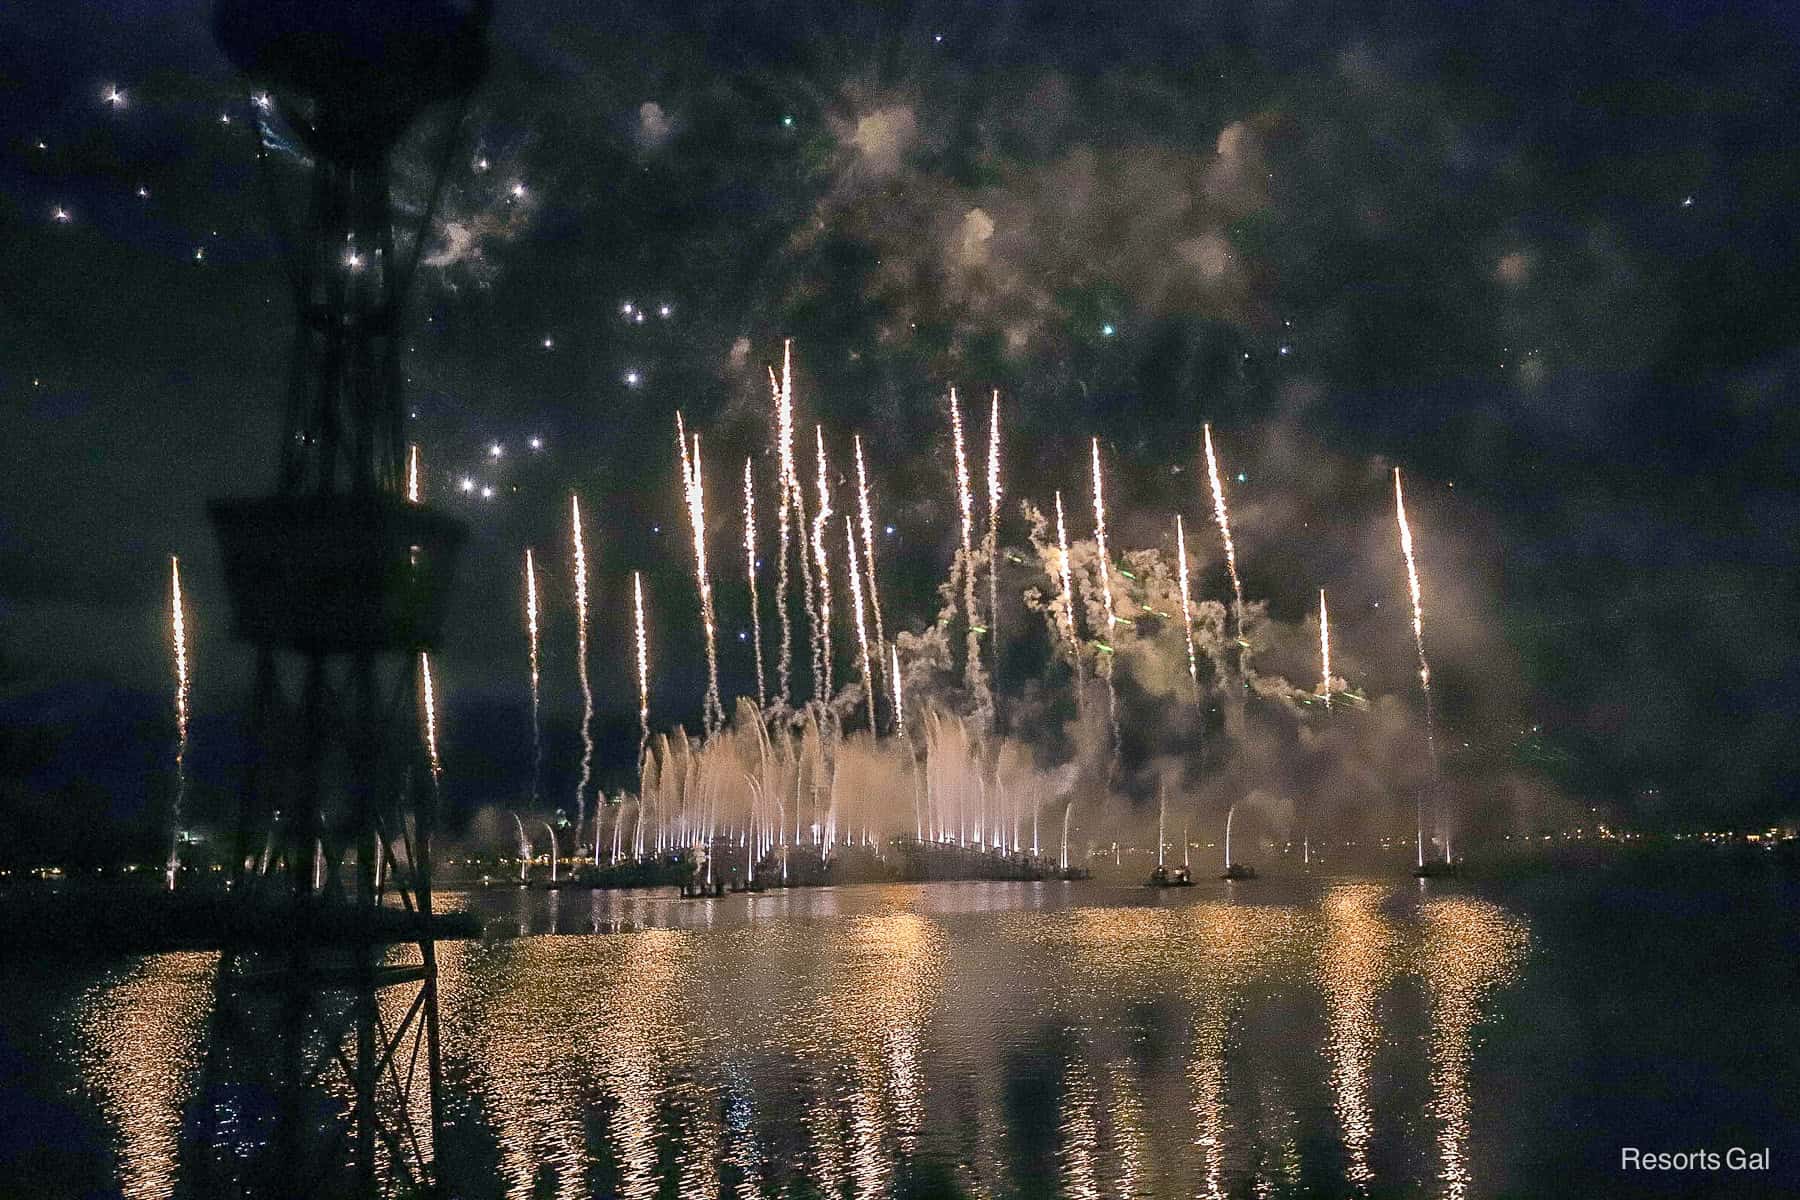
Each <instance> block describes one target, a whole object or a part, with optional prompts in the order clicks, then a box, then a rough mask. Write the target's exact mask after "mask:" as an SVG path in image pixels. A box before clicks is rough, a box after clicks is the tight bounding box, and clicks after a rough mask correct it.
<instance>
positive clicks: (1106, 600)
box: [1093, 438, 1120, 769]
mask: <svg viewBox="0 0 1800 1200" xmlns="http://www.w3.org/2000/svg"><path fill="white" fill-rule="evenodd" d="M1093 456H1094V546H1095V549H1096V550H1097V551H1098V554H1097V557H1098V559H1099V560H1100V599H1101V604H1102V607H1103V608H1104V610H1105V613H1106V632H1105V638H1106V640H1107V641H1108V642H1111V640H1112V636H1113V624H1114V622H1115V621H1117V620H1118V618H1117V617H1116V616H1114V615H1113V592H1112V568H1111V566H1110V565H1109V557H1108V555H1107V550H1106V492H1105V490H1104V488H1103V487H1102V485H1101V480H1100V439H1099V438H1095V439H1093ZM1106 664H1107V665H1106V670H1105V672H1104V674H1105V675H1106V712H1107V716H1108V718H1109V719H1110V721H1111V722H1112V734H1113V765H1114V767H1115V769H1116V768H1117V765H1118V761H1119V741H1120V733H1119V693H1118V691H1117V689H1116V688H1115V687H1114V686H1113V669H1112V656H1111V655H1108V656H1107V660H1106Z"/></svg>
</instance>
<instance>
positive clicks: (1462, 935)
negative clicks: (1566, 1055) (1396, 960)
mask: <svg viewBox="0 0 1800 1200" xmlns="http://www.w3.org/2000/svg"><path fill="white" fill-rule="evenodd" d="M1420 920H1421V923H1422V924H1423V926H1424V941H1423V943H1422V945H1421V946H1420V947H1419V952H1418V972H1419V975H1420V977H1421V978H1422V979H1423V980H1424V982H1425V994H1426V1000H1427V1004H1428V1006H1429V1010H1430V1017H1431V1032H1430V1035H1429V1037H1430V1041H1429V1051H1428V1058H1429V1061H1430V1063H1431V1102H1430V1104H1429V1105H1428V1106H1427V1111H1429V1112H1430V1113H1431V1115H1432V1116H1433V1117H1434V1118H1435V1119H1436V1121H1437V1123H1438V1135H1437V1145H1438V1160H1439V1171H1440V1174H1441V1176H1442V1181H1443V1192H1442V1194H1443V1195H1444V1196H1445V1197H1447V1198H1448V1200H1462V1197H1463V1196H1465V1195H1466V1194H1467V1193H1468V1190H1469V1185H1470V1184H1471V1183H1472V1182H1473V1181H1474V1177H1473V1175H1472V1174H1471V1173H1470V1169H1469V1157H1468V1146H1469V1068H1470V1064H1471V1062H1472V1060H1473V1058H1474V1047H1475V1039H1474V1029H1475V1024H1476V1022H1478V1021H1479V1020H1480V1019H1481V1016H1482V1002H1483V1001H1484V1000H1485V999H1486V998H1487V996H1488V994H1489V993H1491V992H1492V991H1494V989H1496V988H1498V987H1500V986H1502V985H1503V984H1505V983H1508V982H1510V981H1511V980H1512V979H1513V978H1514V977H1515V976H1516V975H1517V973H1518V969H1519V966H1520V964H1521V963H1522V962H1523V961H1524V959H1525V952H1526V948H1527V946H1528V945H1529V943H1530V938H1529V935H1528V934H1527V932H1526V929H1525V926H1524V924H1523V923H1522V922H1520V921H1519V920H1517V919H1516V918H1514V917H1513V916H1512V915H1511V914H1510V913H1508V912H1507V911H1506V910H1505V909H1502V908H1500V907H1498V906H1496V905H1493V904H1489V903H1488V902H1487V901H1485V900H1476V899H1473V898H1471V897H1468V896H1448V897H1442V898H1437V899H1432V900H1427V901H1426V902H1425V905H1424V908H1423V911H1422V912H1421V914H1420Z"/></svg>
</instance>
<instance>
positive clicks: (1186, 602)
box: [1175, 513, 1200, 704]
mask: <svg viewBox="0 0 1800 1200" xmlns="http://www.w3.org/2000/svg"><path fill="white" fill-rule="evenodd" d="M1175 558H1176V561H1177V563H1178V565H1179V567H1180V570H1179V572H1178V576H1177V577H1178V579H1179V580H1180V583H1181V632H1182V633H1183V634H1185V635H1186V636H1187V656H1188V678H1189V679H1191V680H1193V682H1194V703H1196V704H1198V703H1200V664H1199V661H1198V660H1197V659H1196V658H1195V657H1194V605H1193V601H1192V600H1191V599H1189V597H1188V556H1187V532H1186V531H1185V530H1183V529H1182V527H1181V514H1180V513H1176V514H1175Z"/></svg>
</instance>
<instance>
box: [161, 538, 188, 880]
mask: <svg viewBox="0 0 1800 1200" xmlns="http://www.w3.org/2000/svg"><path fill="white" fill-rule="evenodd" d="M169 636H170V641H171V642H172V643H173V646H174V650H175V804H174V808H173V810H172V811H171V812H170V814H169V825H170V832H169V863H168V868H167V870H166V872H165V878H166V882H167V883H168V886H169V887H171V888H173V887H174V886H175V871H176V869H177V868H178V867H179V866H180V865H181V863H180V858H179V856H178V855H177V853H176V849H177V847H179V846H180V844H181V811H182V809H183V808H184V807H186V804H187V784H188V778H187V754H188V699H189V692H188V641H187V614H186V613H185V612H184V611H183V604H182V599H181V560H180V559H179V558H176V557H175V556H174V555H170V556H169Z"/></svg>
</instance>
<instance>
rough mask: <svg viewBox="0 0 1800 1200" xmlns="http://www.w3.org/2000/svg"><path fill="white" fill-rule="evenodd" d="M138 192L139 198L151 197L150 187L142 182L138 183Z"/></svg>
mask: <svg viewBox="0 0 1800 1200" xmlns="http://www.w3.org/2000/svg"><path fill="white" fill-rule="evenodd" d="M137 194H138V199H140V200H148V199H149V198H150V189H149V188H147V187H145V186H144V185H143V184H141V183H140V184H138V190H137Z"/></svg>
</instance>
